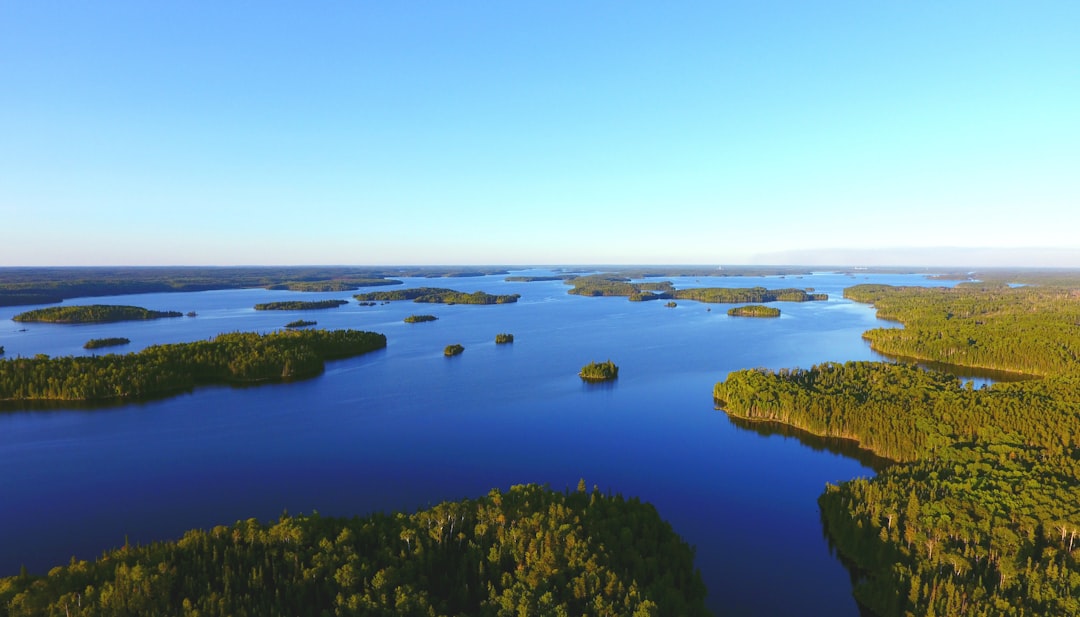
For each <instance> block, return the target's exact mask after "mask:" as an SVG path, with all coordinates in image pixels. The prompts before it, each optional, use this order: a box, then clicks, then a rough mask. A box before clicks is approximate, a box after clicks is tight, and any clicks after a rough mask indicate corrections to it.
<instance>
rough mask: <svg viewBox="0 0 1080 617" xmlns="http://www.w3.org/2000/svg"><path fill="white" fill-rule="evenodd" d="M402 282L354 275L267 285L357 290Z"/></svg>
mask: <svg viewBox="0 0 1080 617" xmlns="http://www.w3.org/2000/svg"><path fill="white" fill-rule="evenodd" d="M401 284H402V281H399V280H397V279H387V278H362V277H353V278H346V279H333V280H328V281H287V282H284V283H277V284H274V285H267V286H266V288H267V289H270V290H274V291H278V290H282V291H308V292H319V291H355V290H357V289H359V288H361V287H376V286H381V285H401Z"/></svg>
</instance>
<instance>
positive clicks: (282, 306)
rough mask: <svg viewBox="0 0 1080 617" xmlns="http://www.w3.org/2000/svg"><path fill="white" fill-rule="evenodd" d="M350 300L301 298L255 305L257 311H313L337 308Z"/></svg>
mask: <svg viewBox="0 0 1080 617" xmlns="http://www.w3.org/2000/svg"><path fill="white" fill-rule="evenodd" d="M348 303H349V301H348V300H315V301H311V302H305V301H301V300H291V301H288V302H263V303H261V304H256V305H255V310H256V311H312V310H320V309H331V308H337V307H339V306H342V305H344V304H348Z"/></svg>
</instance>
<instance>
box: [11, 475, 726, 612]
mask: <svg viewBox="0 0 1080 617" xmlns="http://www.w3.org/2000/svg"><path fill="white" fill-rule="evenodd" d="M704 599H705V586H704V583H703V582H702V580H701V576H700V574H699V572H698V571H697V570H696V569H695V568H694V565H693V549H692V548H690V547H689V546H688V545H687V544H686V543H685V542H683V541H682V539H681V538H679V536H678V535H676V534H675V532H674V531H673V530H672V528H671V526H670V525H669V524H668V523H666V522H665V521H664V520H663V519H661V518H660V516H659V514H657V512H656V509H655V508H654V507H653V506H651V505H649V504H646V503H642V502H640V501H638V500H636V499H624V498H623V497H622V496H620V495H616V496H614V497H611V496H604V495H603V494H602V493H601V492H600V491H599V490H596V489H595V488H594V489H593V491H592V492H586V491H585V487H584V482H581V483H579V485H578V490H577V491H575V492H566V493H559V492H553V491H551V490H549V489H547V488H543V487H539V486H536V485H520V486H513V487H511V488H510V490H509V491H506V492H501V491H498V490H492V491H491V492H490V493H488V495H486V496H485V497H481V498H479V499H466V500H462V501H458V502H444V503H440V504H438V505H436V506H434V507H431V508H428V509H426V510H421V511H418V512H415V513H413V514H404V513H398V514H393V515H387V514H374V515H371V516H367V517H365V518H359V517H354V518H330V517H322V516H319V515H310V516H294V517H290V516H285V515H282V516H281V517H280V518H279V519H278V520H277V521H276V522H271V523H260V522H259V521H257V520H255V519H248V520H246V521H240V522H237V523H236V524H234V525H232V526H229V527H225V526H219V527H214V528H213V529H210V530H194V531H189V532H187V533H186V534H184V536H183V537H182V538H181V539H180V540H177V541H174V542H160V543H154V544H150V545H148V546H124V547H123V548H120V549H116V550H113V551H110V552H108V553H106V554H104V555H103V556H102V557H100V558H99V559H98V560H97V561H94V562H86V561H75V560H72V562H71V563H70V564H69V565H66V566H60V567H56V568H53V569H52V570H51V571H50V572H49V573H48V575H47V576H42V577H36V576H29V575H24V576H15V577H10V578H6V579H0V614H4V615H7V616H9V617H31V616H34V617H36V616H38V615H70V616H71V617H77V616H87V615H201V616H202V617H227V616H242V615H261V616H265V617H293V616H296V615H302V616H311V617H317V616H318V615H416V616H419V615H491V616H495V615H582V616H605V615H626V616H628V617H629V616H631V615H634V616H642V617H644V616H647V615H684V616H687V617H703V616H705V615H708V611H707V610H706V609H705V603H704Z"/></svg>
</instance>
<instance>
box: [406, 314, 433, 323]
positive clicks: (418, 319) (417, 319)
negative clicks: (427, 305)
mask: <svg viewBox="0 0 1080 617" xmlns="http://www.w3.org/2000/svg"><path fill="white" fill-rule="evenodd" d="M436 319H438V317H436V316H434V315H409V316H408V317H406V318H405V323H424V322H425V321H435V320H436Z"/></svg>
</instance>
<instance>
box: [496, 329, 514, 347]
mask: <svg viewBox="0 0 1080 617" xmlns="http://www.w3.org/2000/svg"><path fill="white" fill-rule="evenodd" d="M513 342H514V335H513V334H509V333H505V332H504V333H500V334H496V335H495V344H496V345H505V344H507V343H513Z"/></svg>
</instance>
